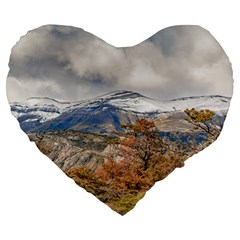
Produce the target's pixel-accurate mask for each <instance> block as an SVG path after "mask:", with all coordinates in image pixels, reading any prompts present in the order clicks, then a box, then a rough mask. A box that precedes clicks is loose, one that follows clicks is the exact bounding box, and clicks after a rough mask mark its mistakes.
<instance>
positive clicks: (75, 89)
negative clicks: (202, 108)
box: [7, 25, 232, 101]
mask: <svg viewBox="0 0 240 240" xmlns="http://www.w3.org/2000/svg"><path fill="white" fill-rule="evenodd" d="M9 66H10V72H9V76H8V82H7V91H8V98H9V100H10V101H14V100H24V99H25V98H27V97H31V96H36V95H38V96H48V97H53V98H61V99H66V100H79V99H84V98H90V97H94V96H96V95H100V94H104V93H106V92H109V91H113V90H117V89H129V90H133V91H137V92H140V93H142V94H145V95H147V96H150V97H154V98H161V99H166V98H167V99H170V98H176V97H182V96H191V95H208V94H220V95H228V96H230V95H231V94H232V69H231V64H230V63H229V60H228V58H227V56H226V54H225V53H224V51H223V49H222V48H221V46H220V45H219V43H218V42H217V41H216V40H215V39H214V38H213V37H212V36H211V34H210V33H209V32H208V31H206V30H204V29H203V28H201V27H198V26H175V27H170V28H166V29H164V30H162V31H159V32H158V33H156V34H155V35H153V36H152V37H150V38H149V39H147V40H145V41H144V42H142V43H140V44H138V45H136V46H134V47H131V48H128V47H124V48H115V47H113V46H111V45H109V44H107V43H106V42H104V41H103V40H101V39H99V38H97V37H95V36H94V35H92V34H90V33H88V32H85V31H84V30H82V29H78V28H74V27H65V26H56V25H47V26H43V27H40V28H38V29H35V30H32V31H30V32H28V33H27V34H26V35H25V36H24V37H22V38H21V39H20V40H19V42H18V43H17V44H16V45H15V46H14V47H13V49H12V53H11V57H10V63H9Z"/></svg>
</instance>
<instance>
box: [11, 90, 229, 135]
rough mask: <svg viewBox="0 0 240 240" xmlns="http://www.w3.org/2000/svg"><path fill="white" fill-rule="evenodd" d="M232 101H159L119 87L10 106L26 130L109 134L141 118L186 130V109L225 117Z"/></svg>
mask: <svg viewBox="0 0 240 240" xmlns="http://www.w3.org/2000/svg"><path fill="white" fill-rule="evenodd" d="M229 104H230V98H229V97H224V96H218V95H210V96H199V97H184V98H179V99H173V100H166V101H160V100H155V99H152V98H149V97H146V96H143V95H141V94H139V93H136V92H132V91H126V90H120V91H114V92H111V93H108V94H105V95H102V96H98V97H95V98H93V99H88V100H82V101H77V102H64V101H60V100H55V99H51V98H47V97H44V98H42V97H32V98H29V99H27V100H25V101H22V102H13V103H10V106H11V112H12V114H13V115H14V116H15V117H16V118H17V120H18V121H19V124H20V127H21V128H22V130H23V131H24V132H26V133H33V132H42V131H52V130H80V131H82V132H93V133H101V134H102V133H104V134H106V133H111V132H112V131H122V128H121V125H122V124H128V123H132V122H135V121H136V120H137V119H140V118H148V119H153V120H154V121H155V123H156V125H157V126H158V127H159V129H160V130H161V131H167V132H168V131H186V130H187V129H188V128H189V124H188V123H187V122H186V121H185V115H184V110H185V109H187V108H196V109H210V110H212V111H214V112H215V118H218V119H220V120H221V121H224V119H225V116H226V113H227V111H228V108H229Z"/></svg>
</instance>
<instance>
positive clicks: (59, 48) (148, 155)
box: [7, 25, 233, 215]
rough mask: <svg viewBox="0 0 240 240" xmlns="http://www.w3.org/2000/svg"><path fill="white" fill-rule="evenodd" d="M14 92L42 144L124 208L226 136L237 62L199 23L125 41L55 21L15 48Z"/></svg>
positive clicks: (24, 120) (10, 83) (29, 130)
mask: <svg viewBox="0 0 240 240" xmlns="http://www.w3.org/2000/svg"><path fill="white" fill-rule="evenodd" d="M9 66H10V71H9V75H8V79H7V93H8V99H9V102H10V106H11V111H12V114H13V115H14V117H16V118H17V120H18V121H19V124H20V127H21V129H22V130H23V131H24V132H25V133H26V134H27V135H28V137H29V139H30V140H31V141H34V142H35V143H36V145H37V147H38V148H39V150H40V151H41V152H42V153H44V154H45V155H47V156H48V157H49V158H50V159H51V160H52V161H53V162H54V163H56V165H57V166H58V167H59V168H60V169H61V170H62V171H64V172H65V173H66V175H67V176H69V177H71V178H72V179H73V180H74V181H75V182H76V183H77V184H78V185H79V186H80V187H83V188H85V189H86V190H87V191H88V192H90V193H92V194H94V195H95V196H96V197H97V198H98V199H99V200H101V201H102V202H104V203H105V204H107V205H108V206H109V207H111V208H112V209H113V210H114V211H116V212H118V213H119V214H121V215H124V214H125V213H127V212H128V211H130V210H131V209H132V208H133V207H134V206H135V204H136V203H137V202H138V201H139V200H140V199H141V198H142V197H143V196H144V194H145V193H146V191H147V190H148V189H150V188H151V187H152V186H153V185H154V183H155V182H156V181H159V180H162V179H164V178H166V177H167V176H168V175H169V174H170V173H171V172H172V171H173V170H174V169H175V168H178V167H183V166H184V163H185V161H186V160H187V159H188V158H189V157H191V156H192V155H193V154H195V153H197V152H199V151H201V150H203V149H204V148H205V147H207V146H208V145H209V144H211V143H212V142H214V141H215V140H216V139H217V137H218V136H219V134H220V132H221V130H222V127H223V123H224V120H225V117H226V115H227V112H228V109H229V104H230V99H231V96H232V86H233V80H232V69H231V64H230V62H229V60H228V57H227V56H226V54H225V53H224V51H223V49H222V48H221V46H220V45H219V44H218V42H217V41H216V40H215V39H214V38H213V37H212V35H211V34H210V33H209V32H208V31H206V30H205V29H203V28H201V27H199V26H173V27H169V28H166V29H164V30H161V31H159V32H158V33H156V34H154V35H153V36H152V37H150V38H149V39H147V40H145V41H143V42H141V43H139V44H138V45H136V46H133V47H123V48H116V47H113V46H111V45H109V44H108V43H106V42H104V41H103V40H101V39H99V38H98V37H96V36H94V35H92V34H90V33H88V32H85V31H84V30H82V29H79V28H75V27H70V26H57V25H47V26H42V27H40V28H37V29H34V30H32V31H30V32H28V33H27V34H26V35H25V36H23V37H22V38H21V39H20V40H19V42H17V44H16V45H15V46H14V47H13V49H12V53H11V57H10V63H9Z"/></svg>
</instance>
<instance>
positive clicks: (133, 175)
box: [67, 119, 184, 215]
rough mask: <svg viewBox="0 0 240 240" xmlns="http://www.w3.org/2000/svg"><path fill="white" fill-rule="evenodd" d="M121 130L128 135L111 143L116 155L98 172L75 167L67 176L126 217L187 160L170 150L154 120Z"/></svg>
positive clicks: (138, 122) (141, 120) (98, 169)
mask: <svg viewBox="0 0 240 240" xmlns="http://www.w3.org/2000/svg"><path fill="white" fill-rule="evenodd" d="M122 127H123V128H124V129H125V132H124V133H123V134H120V133H119V137H118V138H115V139H112V140H111V141H110V142H109V144H110V145H112V147H113V148H112V149H113V151H114V154H113V156H109V157H108V158H107V159H106V160H105V163H103V164H101V165H100V166H99V167H98V168H97V169H96V170H95V172H94V171H93V170H90V169H88V168H87V167H86V166H74V167H72V168H71V169H69V170H68V172H67V174H68V176H70V177H71V178H73V179H74V180H75V182H76V183H77V184H78V185H80V186H82V187H84V188H85V189H86V190H87V191H89V192H91V193H93V194H94V195H95V196H96V197H98V198H99V199H100V200H101V201H103V202H104V203H106V204H107V205H108V206H110V207H111V208H112V209H113V210H115V211H117V212H118V213H120V214H122V215H123V214H125V213H126V212H128V211H129V210H131V209H132V208H133V207H134V206H135V204H136V203H137V202H138V201H139V200H140V199H141V198H142V197H143V196H144V194H145V193H146V191H147V190H148V189H150V188H151V187H152V186H153V185H154V184H155V182H156V181H159V180H162V179H164V178H165V177H166V176H167V175H168V174H169V173H171V172H172V171H173V170H174V169H175V168H176V167H182V166H183V165H184V159H183V158H181V157H180V155H179V154H176V153H174V152H173V151H171V148H170V145H171V144H172V143H171V144H170V143H169V142H168V141H166V140H164V139H161V138H160V136H159V135H158V131H157V128H156V126H155V123H154V122H153V121H149V120H146V119H139V120H138V121H137V122H136V123H135V124H128V125H125V126H122ZM114 156H115V157H114ZM116 156H118V158H116Z"/></svg>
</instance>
